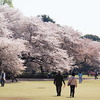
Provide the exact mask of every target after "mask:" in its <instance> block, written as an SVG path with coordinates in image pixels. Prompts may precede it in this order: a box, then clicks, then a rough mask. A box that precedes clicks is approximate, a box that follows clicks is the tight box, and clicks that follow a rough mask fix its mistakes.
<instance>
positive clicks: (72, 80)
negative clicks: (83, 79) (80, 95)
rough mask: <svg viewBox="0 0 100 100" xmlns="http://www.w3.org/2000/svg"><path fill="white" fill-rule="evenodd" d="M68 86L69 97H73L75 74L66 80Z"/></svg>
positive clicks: (75, 85)
mask: <svg viewBox="0 0 100 100" xmlns="http://www.w3.org/2000/svg"><path fill="white" fill-rule="evenodd" d="M68 86H70V97H74V94H75V87H77V79H76V78H75V73H72V76H71V77H70V78H69V79H68Z"/></svg>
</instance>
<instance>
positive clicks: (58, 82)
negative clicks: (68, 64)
mask: <svg viewBox="0 0 100 100" xmlns="http://www.w3.org/2000/svg"><path fill="white" fill-rule="evenodd" d="M62 82H63V84H64V85H65V81H64V79H63V76H62V75H61V71H58V73H57V75H56V76H55V78H54V84H55V86H56V91H57V96H61V88H62Z"/></svg>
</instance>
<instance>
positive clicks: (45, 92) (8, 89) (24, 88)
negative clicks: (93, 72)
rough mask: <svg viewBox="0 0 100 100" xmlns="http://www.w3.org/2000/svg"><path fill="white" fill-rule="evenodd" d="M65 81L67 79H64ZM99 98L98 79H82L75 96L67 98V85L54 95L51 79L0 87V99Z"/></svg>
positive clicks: (99, 81) (54, 99)
mask: <svg viewBox="0 0 100 100" xmlns="http://www.w3.org/2000/svg"><path fill="white" fill-rule="evenodd" d="M66 83H67V81H66ZM70 99H73V100H100V80H84V81H83V83H82V84H78V87H77V88H76V93H75V98H69V87H68V86H66V87H65V88H62V96H61V97H57V96H56V90H55V86H54V85H53V82H52V81H21V82H17V83H8V84H5V87H0V100H70Z"/></svg>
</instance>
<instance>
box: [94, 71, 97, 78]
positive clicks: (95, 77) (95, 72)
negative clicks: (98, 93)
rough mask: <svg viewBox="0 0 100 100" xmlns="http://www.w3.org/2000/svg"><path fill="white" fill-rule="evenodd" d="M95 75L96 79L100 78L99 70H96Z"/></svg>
mask: <svg viewBox="0 0 100 100" xmlns="http://www.w3.org/2000/svg"><path fill="white" fill-rule="evenodd" d="M94 76H95V79H98V72H97V71H95V74H94Z"/></svg>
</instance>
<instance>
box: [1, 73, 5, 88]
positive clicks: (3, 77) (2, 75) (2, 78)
mask: <svg viewBox="0 0 100 100" xmlns="http://www.w3.org/2000/svg"><path fill="white" fill-rule="evenodd" d="M4 85H5V72H4V71H1V86H2V87H4Z"/></svg>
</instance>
